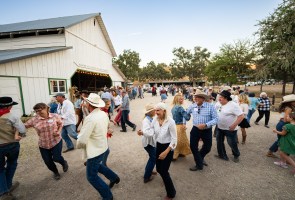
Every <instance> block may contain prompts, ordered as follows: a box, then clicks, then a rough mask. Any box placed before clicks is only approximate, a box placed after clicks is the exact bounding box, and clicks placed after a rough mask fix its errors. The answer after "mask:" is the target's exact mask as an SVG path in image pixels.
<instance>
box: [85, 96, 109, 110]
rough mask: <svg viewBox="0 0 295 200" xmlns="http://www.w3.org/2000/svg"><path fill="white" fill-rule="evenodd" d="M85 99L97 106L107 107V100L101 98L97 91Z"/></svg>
mask: <svg viewBox="0 0 295 200" xmlns="http://www.w3.org/2000/svg"><path fill="white" fill-rule="evenodd" d="M85 101H87V102H88V103H89V104H90V105H92V106H94V107H97V108H103V107H105V102H104V101H103V100H102V99H101V98H100V96H99V95H98V94H95V93H90V95H89V97H88V98H86V99H85Z"/></svg>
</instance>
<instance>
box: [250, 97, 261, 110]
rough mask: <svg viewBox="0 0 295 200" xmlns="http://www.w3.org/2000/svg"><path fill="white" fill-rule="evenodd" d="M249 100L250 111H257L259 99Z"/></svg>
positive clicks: (252, 98) (251, 98)
mask: <svg viewBox="0 0 295 200" xmlns="http://www.w3.org/2000/svg"><path fill="white" fill-rule="evenodd" d="M249 100H250V106H249V110H256V107H257V105H258V104H259V101H258V99H257V98H256V97H249Z"/></svg>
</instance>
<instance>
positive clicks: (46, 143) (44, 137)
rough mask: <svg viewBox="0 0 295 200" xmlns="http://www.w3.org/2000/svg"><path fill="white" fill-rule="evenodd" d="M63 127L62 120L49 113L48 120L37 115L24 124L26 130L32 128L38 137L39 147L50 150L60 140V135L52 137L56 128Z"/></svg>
mask: <svg viewBox="0 0 295 200" xmlns="http://www.w3.org/2000/svg"><path fill="white" fill-rule="evenodd" d="M62 125H63V122H62V119H61V117H60V116H59V115H58V114H53V113H49V118H47V119H45V118H42V117H40V116H39V115H37V116H36V117H34V118H32V119H30V120H29V121H27V122H26V123H25V126H26V127H27V128H30V127H34V128H35V129H36V131H37V134H38V136H39V142H38V144H39V147H41V148H44V149H51V148H53V147H54V146H55V145H57V144H58V143H59V142H60V140H61V136H60V134H59V135H57V136H54V135H53V134H54V133H55V132H57V130H58V128H59V127H60V126H62Z"/></svg>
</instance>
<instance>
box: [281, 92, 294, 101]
mask: <svg viewBox="0 0 295 200" xmlns="http://www.w3.org/2000/svg"><path fill="white" fill-rule="evenodd" d="M292 101H295V94H289V95H286V96H284V97H283V101H282V102H281V103H288V102H292Z"/></svg>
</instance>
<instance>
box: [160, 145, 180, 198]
mask: <svg viewBox="0 0 295 200" xmlns="http://www.w3.org/2000/svg"><path fill="white" fill-rule="evenodd" d="M168 147H169V143H168V144H160V143H158V142H157V148H156V158H157V160H156V169H157V172H158V173H159V174H160V175H161V177H162V179H163V182H164V185H165V189H166V192H167V196H168V197H169V198H174V197H175V195H176V190H175V188H174V185H173V182H172V179H171V177H170V174H169V172H168V171H169V167H170V164H171V161H172V159H173V151H170V152H169V153H168V155H167V156H166V158H165V159H164V160H159V159H158V158H159V155H160V154H161V153H162V152H163V151H165V150H166V149H167V148H168Z"/></svg>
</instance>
